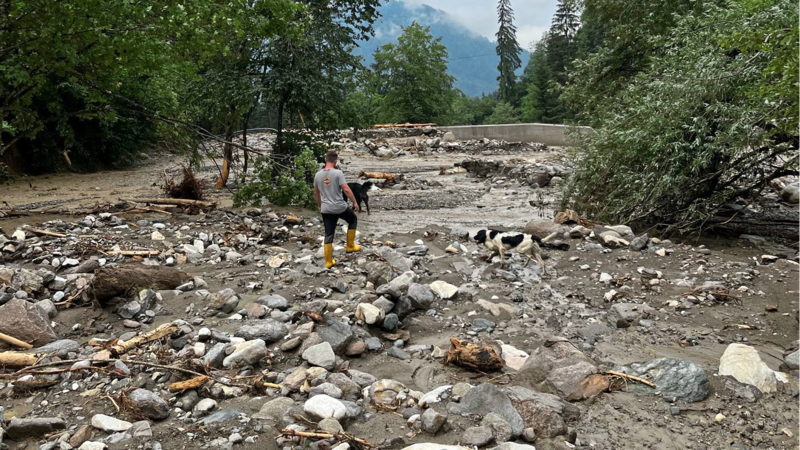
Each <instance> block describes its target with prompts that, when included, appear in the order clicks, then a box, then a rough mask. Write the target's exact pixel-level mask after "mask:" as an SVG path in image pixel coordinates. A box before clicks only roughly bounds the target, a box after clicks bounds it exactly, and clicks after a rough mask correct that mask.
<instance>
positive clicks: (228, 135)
mask: <svg viewBox="0 0 800 450" xmlns="http://www.w3.org/2000/svg"><path fill="white" fill-rule="evenodd" d="M234 111H235V108H234V107H233V106H231V115H230V117H229V119H228V124H227V125H225V144H224V145H223V146H222V173H221V174H220V177H219V180H217V189H222V188H224V187H225V185H226V184H228V176H229V175H230V171H231V160H233V145H231V141H233V132H234V126H235V123H236V119H235V117H234V115H233V113H234Z"/></svg>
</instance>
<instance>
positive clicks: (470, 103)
mask: <svg viewBox="0 0 800 450" xmlns="http://www.w3.org/2000/svg"><path fill="white" fill-rule="evenodd" d="M497 103H498V102H497V100H495V99H494V98H492V97H488V96H485V95H484V96H482V97H469V96H467V95H464V94H463V93H461V92H458V93H457V94H456V98H455V100H453V109H452V111H451V112H450V115H449V116H448V117H447V119H446V120H444V121H443V122H441V123H442V124H443V125H481V124H483V123H486V119H487V118H488V117H489V116H491V115H492V111H494V108H495V106H497Z"/></svg>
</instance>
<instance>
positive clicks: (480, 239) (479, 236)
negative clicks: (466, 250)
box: [473, 230, 486, 244]
mask: <svg viewBox="0 0 800 450" xmlns="http://www.w3.org/2000/svg"><path fill="white" fill-rule="evenodd" d="M473 239H475V242H477V243H479V244H485V243H486V230H481V231H478V232H477V233H476V234H475V236H474V237H473Z"/></svg>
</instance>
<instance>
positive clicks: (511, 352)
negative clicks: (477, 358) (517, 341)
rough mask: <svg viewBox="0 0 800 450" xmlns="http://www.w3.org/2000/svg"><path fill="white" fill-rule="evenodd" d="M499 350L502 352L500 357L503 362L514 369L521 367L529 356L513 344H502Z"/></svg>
mask: <svg viewBox="0 0 800 450" xmlns="http://www.w3.org/2000/svg"><path fill="white" fill-rule="evenodd" d="M500 350H501V352H502V353H501V354H500V357H501V358H503V362H505V363H506V366H508V367H510V368H512V369H514V370H519V369H521V368H522V366H523V365H524V364H525V361H527V360H528V356H530V355H528V354H527V353H525V352H523V351H522V350H520V349H518V348H516V347H514V346H513V345H508V344H503V345H501V346H500Z"/></svg>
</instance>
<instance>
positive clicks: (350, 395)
mask: <svg viewBox="0 0 800 450" xmlns="http://www.w3.org/2000/svg"><path fill="white" fill-rule="evenodd" d="M327 379H328V383H331V384H333V385H334V386H336V387H337V388H339V390H341V391H342V394H341V398H343V399H345V400H351V401H356V400H358V399H359V398H360V397H361V386H360V385H359V384H358V383H356V382H355V381H353V380H352V379H350V378H348V377H347V375H345V374H343V373H339V372H337V373H330V374H328V378H327ZM332 397H333V396H332Z"/></svg>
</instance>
